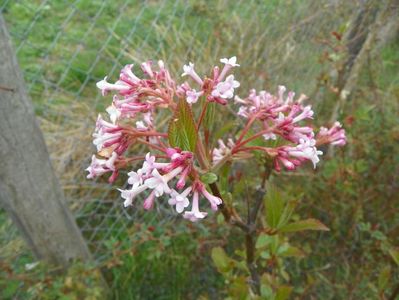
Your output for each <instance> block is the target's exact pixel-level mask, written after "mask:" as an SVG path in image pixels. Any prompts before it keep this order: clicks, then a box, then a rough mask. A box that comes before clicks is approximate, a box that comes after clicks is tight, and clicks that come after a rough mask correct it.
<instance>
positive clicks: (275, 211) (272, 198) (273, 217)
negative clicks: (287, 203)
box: [264, 184, 284, 228]
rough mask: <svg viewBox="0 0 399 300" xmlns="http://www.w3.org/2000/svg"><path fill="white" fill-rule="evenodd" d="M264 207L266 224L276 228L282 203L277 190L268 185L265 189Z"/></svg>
mask: <svg viewBox="0 0 399 300" xmlns="http://www.w3.org/2000/svg"><path fill="white" fill-rule="evenodd" d="M266 191H267V192H266V196H265V199H264V201H265V207H266V222H267V224H268V225H269V226H270V227H271V228H277V226H278V224H279V222H280V219H281V215H282V213H283V209H284V201H283V199H282V196H281V194H280V193H279V192H278V191H277V189H276V188H275V187H274V186H273V185H271V184H268V186H267V188H266Z"/></svg>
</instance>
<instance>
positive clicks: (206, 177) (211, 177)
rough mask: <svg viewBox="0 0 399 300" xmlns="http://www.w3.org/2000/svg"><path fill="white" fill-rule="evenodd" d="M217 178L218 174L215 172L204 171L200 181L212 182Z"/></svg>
mask: <svg viewBox="0 0 399 300" xmlns="http://www.w3.org/2000/svg"><path fill="white" fill-rule="evenodd" d="M217 180H218V176H217V175H216V174H215V173H211V172H209V173H206V174H204V175H202V176H201V181H202V182H203V183H206V184H211V183H214V182H216V181H217Z"/></svg>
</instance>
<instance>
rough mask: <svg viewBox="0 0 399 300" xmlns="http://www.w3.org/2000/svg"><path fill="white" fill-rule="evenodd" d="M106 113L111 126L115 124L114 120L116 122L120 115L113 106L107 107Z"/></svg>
mask: <svg viewBox="0 0 399 300" xmlns="http://www.w3.org/2000/svg"><path fill="white" fill-rule="evenodd" d="M106 112H107V113H108V114H109V118H110V119H111V121H112V124H115V123H116V120H118V119H119V117H120V116H121V114H122V113H121V112H120V111H119V110H118V109H117V108H116V107H115V106H114V105H113V104H112V105H111V106H108V108H107V109H106Z"/></svg>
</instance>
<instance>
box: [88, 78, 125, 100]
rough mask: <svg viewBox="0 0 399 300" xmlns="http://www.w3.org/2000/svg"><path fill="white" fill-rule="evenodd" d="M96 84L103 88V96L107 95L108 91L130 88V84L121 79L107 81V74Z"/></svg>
mask: <svg viewBox="0 0 399 300" xmlns="http://www.w3.org/2000/svg"><path fill="white" fill-rule="evenodd" d="M96 85H97V87H98V88H99V89H100V90H101V92H102V95H103V96H105V95H106V94H107V92H108V91H113V90H114V91H127V90H129V89H130V86H129V85H128V84H126V83H125V82H123V81H120V80H118V81H117V82H115V83H109V82H107V76H105V77H104V79H103V80H101V81H99V82H97V84H96Z"/></svg>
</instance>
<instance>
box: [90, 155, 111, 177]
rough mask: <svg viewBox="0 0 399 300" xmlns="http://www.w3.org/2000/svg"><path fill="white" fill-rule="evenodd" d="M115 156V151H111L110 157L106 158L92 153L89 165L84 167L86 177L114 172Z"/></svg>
mask: <svg viewBox="0 0 399 300" xmlns="http://www.w3.org/2000/svg"><path fill="white" fill-rule="evenodd" d="M117 158H118V155H117V154H116V153H115V152H112V154H111V157H110V158H108V159H99V158H97V157H96V156H95V155H93V156H92V157H91V164H90V166H89V167H87V168H86V171H88V172H89V174H88V175H87V178H89V179H90V178H94V177H98V176H101V175H103V174H105V173H107V172H111V171H112V172H115V161H116V159H117Z"/></svg>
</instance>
